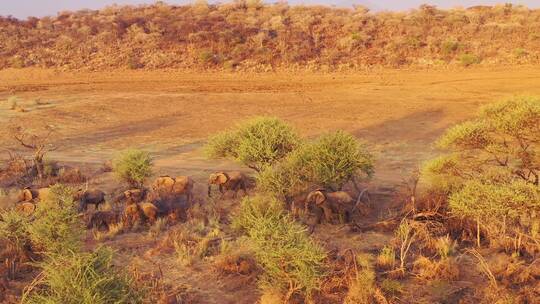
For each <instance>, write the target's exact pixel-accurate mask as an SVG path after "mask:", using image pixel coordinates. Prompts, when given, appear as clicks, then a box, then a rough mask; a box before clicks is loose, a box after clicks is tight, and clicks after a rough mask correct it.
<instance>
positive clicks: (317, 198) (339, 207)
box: [305, 189, 355, 223]
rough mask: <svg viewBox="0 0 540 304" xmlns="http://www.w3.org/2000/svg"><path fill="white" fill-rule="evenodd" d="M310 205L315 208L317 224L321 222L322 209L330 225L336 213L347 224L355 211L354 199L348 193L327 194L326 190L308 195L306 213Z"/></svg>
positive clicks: (319, 190)
mask: <svg viewBox="0 0 540 304" xmlns="http://www.w3.org/2000/svg"><path fill="white" fill-rule="evenodd" d="M309 205H311V206H313V207H315V212H316V215H317V222H320V220H321V216H322V214H321V209H322V212H323V213H324V218H325V220H326V221H327V222H329V223H331V222H332V219H333V215H334V213H337V214H338V215H339V216H340V217H341V218H342V219H344V220H345V221H346V222H348V221H350V219H351V217H352V213H353V211H354V209H355V208H354V201H353V198H352V197H351V196H350V195H349V194H348V193H347V192H344V191H336V192H327V191H325V190H324V189H318V190H315V191H312V192H310V193H309V194H308V196H307V198H306V207H305V208H306V211H307V209H308V208H309Z"/></svg>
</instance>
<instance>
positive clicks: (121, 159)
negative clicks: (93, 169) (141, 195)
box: [113, 149, 152, 188]
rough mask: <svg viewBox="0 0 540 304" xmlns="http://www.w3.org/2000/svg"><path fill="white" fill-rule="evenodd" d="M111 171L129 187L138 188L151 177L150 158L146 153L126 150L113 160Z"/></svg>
mask: <svg viewBox="0 0 540 304" xmlns="http://www.w3.org/2000/svg"><path fill="white" fill-rule="evenodd" d="M113 171H114V172H115V173H116V175H117V176H118V177H119V178H121V179H123V180H125V181H126V182H127V183H128V184H129V185H130V186H133V187H139V188H140V187H142V186H143V184H144V181H145V180H146V179H147V178H148V177H150V176H151V175H152V158H151V157H150V154H149V153H148V152H145V151H141V150H137V149H128V150H125V151H123V152H121V153H120V154H119V155H118V156H117V157H116V158H115V159H114V160H113Z"/></svg>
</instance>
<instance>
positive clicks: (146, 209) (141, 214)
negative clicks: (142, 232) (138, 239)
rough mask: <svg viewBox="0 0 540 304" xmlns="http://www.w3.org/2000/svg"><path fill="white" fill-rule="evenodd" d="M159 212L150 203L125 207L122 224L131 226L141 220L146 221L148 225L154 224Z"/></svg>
mask: <svg viewBox="0 0 540 304" xmlns="http://www.w3.org/2000/svg"><path fill="white" fill-rule="evenodd" d="M158 214H159V210H158V208H157V207H156V206H155V205H154V204H152V203H146V202H144V203H139V204H132V205H127V206H126V208H125V209H124V218H123V220H124V222H126V224H128V225H133V224H134V223H136V222H140V221H142V220H148V222H149V223H150V224H153V223H155V222H156V220H157V218H158Z"/></svg>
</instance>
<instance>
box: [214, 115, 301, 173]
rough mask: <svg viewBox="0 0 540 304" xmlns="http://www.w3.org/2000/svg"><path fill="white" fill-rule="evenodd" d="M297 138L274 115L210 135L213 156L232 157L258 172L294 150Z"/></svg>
mask: <svg viewBox="0 0 540 304" xmlns="http://www.w3.org/2000/svg"><path fill="white" fill-rule="evenodd" d="M299 142H300V140H299V137H298V135H297V134H296V132H295V131H294V130H293V128H292V127H291V126H289V125H288V124H286V123H284V122H283V121H281V120H280V119H278V118H275V117H256V118H253V119H250V120H248V121H245V122H243V123H241V124H239V125H238V126H236V127H235V128H233V129H231V130H228V131H224V132H222V133H219V134H217V135H215V136H213V137H211V138H210V139H209V141H208V144H207V145H206V147H205V151H206V154H207V155H208V156H209V157H212V158H221V157H223V158H232V159H235V160H237V161H239V162H241V163H243V164H245V165H246V166H248V167H250V168H252V169H254V170H256V171H258V172H260V171H261V170H262V169H263V168H265V167H267V166H269V165H272V164H274V163H275V162H277V161H279V160H280V159H282V158H283V157H285V156H286V155H287V154H288V153H289V152H291V151H293V150H294V149H295V148H296V147H297V146H298V144H299Z"/></svg>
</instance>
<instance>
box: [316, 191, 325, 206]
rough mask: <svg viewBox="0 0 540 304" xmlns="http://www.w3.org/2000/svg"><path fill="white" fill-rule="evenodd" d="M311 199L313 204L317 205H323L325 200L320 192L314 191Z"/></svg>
mask: <svg viewBox="0 0 540 304" xmlns="http://www.w3.org/2000/svg"><path fill="white" fill-rule="evenodd" d="M313 197H314V199H315V204H317V205H320V204H322V203H324V201H325V200H326V196H324V193H322V191H316V192H315V193H314V196H313Z"/></svg>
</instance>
